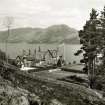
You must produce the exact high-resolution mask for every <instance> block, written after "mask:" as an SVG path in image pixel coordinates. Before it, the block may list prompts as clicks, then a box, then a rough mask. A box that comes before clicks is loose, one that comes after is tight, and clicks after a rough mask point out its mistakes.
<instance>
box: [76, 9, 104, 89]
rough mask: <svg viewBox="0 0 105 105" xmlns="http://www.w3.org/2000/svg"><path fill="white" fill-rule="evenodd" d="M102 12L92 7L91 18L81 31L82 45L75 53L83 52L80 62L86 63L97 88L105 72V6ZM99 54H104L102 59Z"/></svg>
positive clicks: (86, 69) (93, 83) (85, 68)
mask: <svg viewBox="0 0 105 105" xmlns="http://www.w3.org/2000/svg"><path fill="white" fill-rule="evenodd" d="M100 14H101V16H99V14H98V13H97V11H96V10H95V9H92V11H91V13H90V19H89V20H88V21H86V24H85V25H84V27H83V30H80V31H79V37H80V44H82V47H81V49H80V50H78V51H77V52H76V53H75V55H79V54H80V53H83V59H82V60H81V61H80V62H81V63H84V64H85V67H84V69H83V70H84V71H85V72H87V73H88V77H89V80H90V87H91V88H96V87H97V86H96V85H97V84H98V83H99V82H100V81H101V80H102V78H103V76H102V75H104V74H105V73H102V72H105V71H103V70H105V7H104V9H103V11H102V12H101V13H100ZM98 54H101V55H102V59H101V60H100V59H98ZM97 59H98V61H102V62H101V64H96V62H97ZM97 80H98V81H97ZM104 80H105V79H104ZM101 82H102V81H101ZM104 82H105V81H104ZM99 84H100V83H99ZM100 87H101V86H100ZM100 87H99V88H100ZM101 89H102V88H101Z"/></svg>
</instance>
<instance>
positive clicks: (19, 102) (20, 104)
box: [10, 96, 30, 105]
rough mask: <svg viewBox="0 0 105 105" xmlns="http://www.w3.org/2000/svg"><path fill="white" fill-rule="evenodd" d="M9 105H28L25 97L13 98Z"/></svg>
mask: <svg viewBox="0 0 105 105" xmlns="http://www.w3.org/2000/svg"><path fill="white" fill-rule="evenodd" d="M10 105H30V104H29V101H28V99H27V98H26V97H25V96H20V97H18V96H15V97H12V98H11V101H10Z"/></svg>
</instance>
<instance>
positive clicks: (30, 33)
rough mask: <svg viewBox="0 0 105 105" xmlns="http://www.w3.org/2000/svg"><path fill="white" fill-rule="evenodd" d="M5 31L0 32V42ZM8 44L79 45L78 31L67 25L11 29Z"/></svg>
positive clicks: (3, 38) (5, 34) (3, 37)
mask: <svg viewBox="0 0 105 105" xmlns="http://www.w3.org/2000/svg"><path fill="white" fill-rule="evenodd" d="M7 36H8V35H7V31H1V32H0V42H5V41H6V38H7ZM8 42H10V43H20V42H27V43H62V42H65V43H71V44H72V43H73V44H76V43H79V38H78V31H77V30H75V29H73V28H70V27H69V26H67V25H53V26H50V27H47V28H18V29H11V30H10V36H9V38H8Z"/></svg>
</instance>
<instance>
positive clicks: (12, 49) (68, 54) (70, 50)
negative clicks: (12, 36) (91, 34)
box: [0, 43, 82, 63]
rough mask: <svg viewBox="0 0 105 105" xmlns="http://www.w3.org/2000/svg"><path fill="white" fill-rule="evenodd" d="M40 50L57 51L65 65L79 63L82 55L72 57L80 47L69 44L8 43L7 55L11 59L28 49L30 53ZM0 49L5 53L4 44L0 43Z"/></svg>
mask: <svg viewBox="0 0 105 105" xmlns="http://www.w3.org/2000/svg"><path fill="white" fill-rule="evenodd" d="M39 46H40V48H41V50H42V51H46V50H47V49H50V50H51V49H59V54H60V55H63V56H64V59H65V60H66V62H67V63H69V62H71V63H73V61H76V62H77V63H79V61H80V59H81V58H82V55H80V56H74V53H75V52H76V51H77V50H78V49H79V48H80V47H81V45H71V44H61V45H58V44H27V43H18V44H10V43H8V55H9V56H10V57H11V58H15V57H16V56H17V55H20V54H22V51H23V50H26V51H28V50H29V49H30V50H31V52H34V50H35V49H36V50H38V48H39ZM0 49H2V50H3V51H5V44H4V43H0Z"/></svg>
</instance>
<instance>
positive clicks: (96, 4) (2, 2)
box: [0, 0, 105, 30]
mask: <svg viewBox="0 0 105 105" xmlns="http://www.w3.org/2000/svg"><path fill="white" fill-rule="evenodd" d="M104 5H105V0H0V30H2V29H5V28H6V25H5V24H4V23H5V20H6V17H12V20H13V22H12V25H11V27H12V28H18V27H42V28H45V27H48V26H50V25H55V24H56V25H57V24H67V25H68V26H70V27H72V28H75V29H77V30H80V29H82V27H83V25H84V24H85V22H86V20H88V19H89V13H90V11H91V9H92V8H95V9H96V10H98V11H101V10H102V9H103V7H104Z"/></svg>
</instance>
